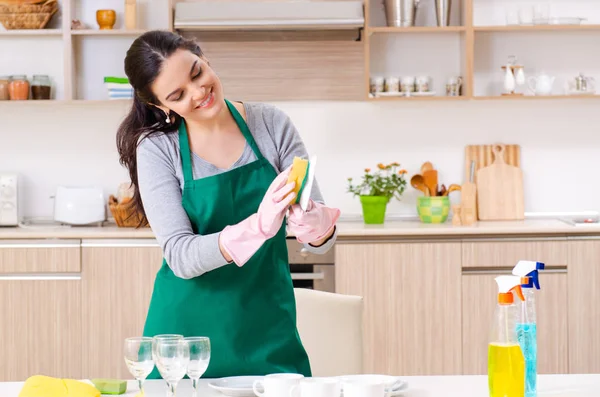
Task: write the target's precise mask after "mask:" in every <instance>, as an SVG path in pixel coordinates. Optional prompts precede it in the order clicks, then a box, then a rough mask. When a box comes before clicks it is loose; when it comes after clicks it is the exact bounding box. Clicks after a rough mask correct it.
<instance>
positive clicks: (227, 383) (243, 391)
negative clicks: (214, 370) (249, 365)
mask: <svg viewBox="0 0 600 397" xmlns="http://www.w3.org/2000/svg"><path fill="white" fill-rule="evenodd" d="M263 378H264V376H231V377H228V378H220V379H215V380H211V381H210V382H208V386H209V387H211V388H213V389H215V390H217V391H219V392H221V393H222V394H224V395H226V396H230V397H256V395H255V394H254V391H253V390H252V384H253V383H254V381H255V380H260V379H263Z"/></svg>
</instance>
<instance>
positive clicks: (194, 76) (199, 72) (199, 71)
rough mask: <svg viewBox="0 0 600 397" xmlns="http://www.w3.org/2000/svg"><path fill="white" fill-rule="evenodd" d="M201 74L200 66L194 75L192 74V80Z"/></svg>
mask: <svg viewBox="0 0 600 397" xmlns="http://www.w3.org/2000/svg"><path fill="white" fill-rule="evenodd" d="M201 74H202V68H200V69H198V73H196V74H195V75H193V76H192V80H195V79H197V78H198V77H200V75H201Z"/></svg>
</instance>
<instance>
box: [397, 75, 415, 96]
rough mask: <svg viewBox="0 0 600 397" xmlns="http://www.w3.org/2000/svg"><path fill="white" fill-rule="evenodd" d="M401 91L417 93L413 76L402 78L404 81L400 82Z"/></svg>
mask: <svg viewBox="0 0 600 397" xmlns="http://www.w3.org/2000/svg"><path fill="white" fill-rule="evenodd" d="M400 91H402V92H414V91H415V78H414V77H412V76H406V77H402V80H400Z"/></svg>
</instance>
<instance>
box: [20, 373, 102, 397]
mask: <svg viewBox="0 0 600 397" xmlns="http://www.w3.org/2000/svg"><path fill="white" fill-rule="evenodd" d="M19 397H100V391H99V390H98V389H96V388H95V387H94V386H92V385H89V384H87V383H84V382H80V381H78V380H74V379H58V378H52V377H50V376H44V375H35V376H31V377H29V378H27V380H26V381H25V384H24V385H23V388H22V389H21V392H20V393H19Z"/></svg>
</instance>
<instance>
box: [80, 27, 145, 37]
mask: <svg viewBox="0 0 600 397" xmlns="http://www.w3.org/2000/svg"><path fill="white" fill-rule="evenodd" d="M144 33H146V30H143V29H134V30H127V29H111V30H99V29H79V30H71V34H72V35H73V36H140V35H142V34H144Z"/></svg>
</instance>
